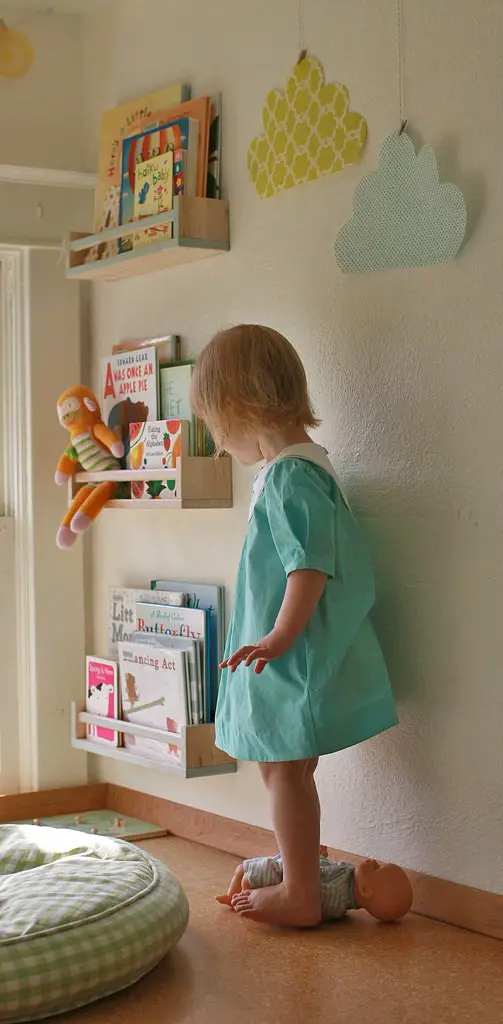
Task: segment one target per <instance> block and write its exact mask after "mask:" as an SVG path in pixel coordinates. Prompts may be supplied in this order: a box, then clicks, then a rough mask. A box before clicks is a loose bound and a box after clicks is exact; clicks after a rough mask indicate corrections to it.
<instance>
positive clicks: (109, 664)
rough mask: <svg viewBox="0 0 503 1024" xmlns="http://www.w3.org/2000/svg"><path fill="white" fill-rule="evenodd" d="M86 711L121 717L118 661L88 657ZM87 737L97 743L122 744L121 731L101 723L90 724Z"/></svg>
mask: <svg viewBox="0 0 503 1024" xmlns="http://www.w3.org/2000/svg"><path fill="white" fill-rule="evenodd" d="M86 711H89V713H90V714H92V715H102V716H103V718H118V717H119V683H118V678H117V662H116V661H108V660H107V659H105V658H94V657H87V658H86ZM87 738H88V739H90V740H93V741H94V742H95V743H104V744H109V745H111V746H113V747H118V746H119V745H120V739H121V737H120V733H118V732H115V731H114V729H107V728H105V727H102V726H101V725H88V726H87Z"/></svg>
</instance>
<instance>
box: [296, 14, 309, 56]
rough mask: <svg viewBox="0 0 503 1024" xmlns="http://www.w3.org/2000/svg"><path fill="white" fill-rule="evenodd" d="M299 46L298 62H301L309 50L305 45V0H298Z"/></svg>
mask: <svg viewBox="0 0 503 1024" xmlns="http://www.w3.org/2000/svg"><path fill="white" fill-rule="evenodd" d="M297 48H298V51H299V56H298V59H297V64H300V62H301V60H304V58H305V57H306V56H307V50H306V49H305V47H304V0H297Z"/></svg>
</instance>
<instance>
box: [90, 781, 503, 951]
mask: <svg viewBox="0 0 503 1024" xmlns="http://www.w3.org/2000/svg"><path fill="white" fill-rule="evenodd" d="M107 801H108V806H109V807H112V808H113V809H114V810H116V811H118V812H119V813H120V814H130V815H131V816H132V817H135V818H140V819H141V820H143V821H150V822H153V823H154V824H156V825H160V826H161V827H162V828H165V829H166V830H167V831H168V832H170V833H171V834H172V835H176V836H180V837H181V838H183V839H190V840H192V842H195V843H202V844H203V845H204V846H211V847H213V848H214V849H217V850H223V851H225V852H226V853H232V854H235V856H236V857H253V856H257V857H260V856H268V855H270V854H274V853H276V852H277V847H276V844H275V840H274V835H273V833H272V832H269V831H268V830H267V829H264V828H258V827H257V826H255V825H247V824H245V823H244V822H241V821H234V820H233V819H231V818H223V817H220V816H219V815H217V814H210V813H209V812H208V811H201V810H198V809H197V808H194V807H186V806H185V805H183V804H176V803H173V802H172V801H171V800H164V799H162V798H160V797H155V796H149V795H148V794H146V793H139V792H137V791H136V790H132V789H125V788H123V787H122V786H114V785H109V786H108V795H107ZM329 855H330V856H331V857H333V858H334V860H347V861H350V862H351V863H354V864H357V863H358V862H359V861H361V860H362V858H361V857H357V856H355V855H354V854H351V853H347V852H346V851H344V850H334V849H330V850H329ZM407 873H408V874H409V876H410V879H411V881H412V885H413V888H414V904H413V907H412V909H413V911H414V913H416V914H421V915H422V916H423V917H429V918H432V919H433V920H435V921H441V922H443V923H444V924H450V925H455V926H456V927H458V928H466V929H468V930H469V931H473V932H479V933H480V934H482V935H490V936H491V937H492V938H495V939H503V896H500V895H499V894H498V893H491V892H486V891H485V890H483V889H473V888H471V887H470V886H468V885H459V884H458V883H457V882H448V881H445V879H442V878H434V877H433V876H431V875H425V874H422V873H420V872H418V871H408V872H407Z"/></svg>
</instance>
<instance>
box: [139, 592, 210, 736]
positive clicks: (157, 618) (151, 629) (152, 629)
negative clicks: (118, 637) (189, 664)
mask: <svg viewBox="0 0 503 1024" xmlns="http://www.w3.org/2000/svg"><path fill="white" fill-rule="evenodd" d="M136 616H137V631H138V632H139V633H153V634H155V635H157V634H161V635H162V634H167V635H168V636H179V637H183V638H184V639H186V640H195V641H196V643H197V648H198V652H199V659H200V666H201V678H202V680H203V695H204V721H205V722H208V721H209V718H208V715H209V710H210V709H209V704H208V693H209V685H208V683H209V677H210V664H211V661H210V659H211V641H210V635H209V613H208V612H207V611H206V610H205V609H203V608H187V607H182V608H180V607H178V608H177V607H171V608H170V607H169V606H168V605H161V604H152V603H151V602H148V603H145V602H141V601H138V602H137V604H136Z"/></svg>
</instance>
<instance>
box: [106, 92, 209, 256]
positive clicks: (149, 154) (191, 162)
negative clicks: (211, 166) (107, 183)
mask: <svg viewBox="0 0 503 1024" xmlns="http://www.w3.org/2000/svg"><path fill="white" fill-rule="evenodd" d="M194 102H195V101H192V103H194ZM197 102H199V101H197ZM201 102H202V101H201ZM188 106H191V104H188ZM201 116H202V117H203V118H204V125H203V131H204V133H205V135H204V138H203V143H204V147H203V149H204V151H203V153H202V152H201V145H200V132H201V121H200V119H198V118H193V117H190V116H181V117H178V118H175V117H174V118H173V119H170V120H169V121H168V122H167V123H166V124H161V125H157V126H156V127H153V128H150V129H149V130H147V131H145V132H141V133H140V134H139V135H132V136H131V137H130V138H128V139H125V140H124V144H123V146H122V163H121V186H120V202H119V224H128V223H129V222H131V221H133V220H135V211H134V200H135V190H136V177H137V172H138V168H139V167H141V165H142V164H143V163H145V162H146V161H147V162H149V161H150V160H151V159H155V158H157V157H159V156H163V155H165V154H166V153H168V152H170V151H171V152H172V153H173V194H174V195H187V196H194V195H195V196H204V195H205V193H206V175H207V167H208V138H209V99H208V97H205V98H204V110H201ZM200 160H203V162H204V166H203V176H202V177H201V173H200V165H199V164H200ZM130 238H131V236H124V238H123V239H120V240H119V241H120V244H119V251H122V252H124V251H127V249H128V248H131V243H130Z"/></svg>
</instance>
